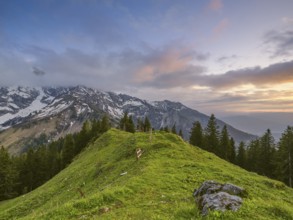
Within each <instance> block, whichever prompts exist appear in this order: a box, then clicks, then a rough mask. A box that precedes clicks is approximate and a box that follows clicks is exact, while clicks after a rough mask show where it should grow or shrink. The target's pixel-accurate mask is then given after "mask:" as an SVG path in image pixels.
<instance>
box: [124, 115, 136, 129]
mask: <svg viewBox="0 0 293 220" xmlns="http://www.w3.org/2000/svg"><path fill="white" fill-rule="evenodd" d="M126 131H128V132H131V133H134V132H135V127H134V123H133V120H132V116H131V115H130V116H129V117H128V120H127V123H126Z"/></svg>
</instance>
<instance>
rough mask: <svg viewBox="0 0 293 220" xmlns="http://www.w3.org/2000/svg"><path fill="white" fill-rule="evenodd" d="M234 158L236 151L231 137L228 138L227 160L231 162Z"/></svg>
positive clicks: (233, 161)
mask: <svg viewBox="0 0 293 220" xmlns="http://www.w3.org/2000/svg"><path fill="white" fill-rule="evenodd" d="M235 160H236V151H235V141H234V139H233V138H232V137H231V138H230V149H229V154H228V161H230V162H231V163H235Z"/></svg>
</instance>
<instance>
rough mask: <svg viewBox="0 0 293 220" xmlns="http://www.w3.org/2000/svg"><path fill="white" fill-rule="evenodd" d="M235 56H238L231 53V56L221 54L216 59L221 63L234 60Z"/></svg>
mask: <svg viewBox="0 0 293 220" xmlns="http://www.w3.org/2000/svg"><path fill="white" fill-rule="evenodd" d="M236 58H238V56H237V55H235V54H233V55H231V56H221V57H219V58H218V59H217V62H219V63H222V62H226V61H231V60H234V59H236Z"/></svg>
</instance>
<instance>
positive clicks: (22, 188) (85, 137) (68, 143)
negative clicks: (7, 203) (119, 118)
mask: <svg viewBox="0 0 293 220" xmlns="http://www.w3.org/2000/svg"><path fill="white" fill-rule="evenodd" d="M109 126H110V124H109V120H108V118H107V116H104V117H103V119H102V120H101V121H93V122H88V121H86V122H85V123H84V124H83V126H82V129H81V131H80V132H79V133H76V134H68V135H66V136H65V137H64V138H60V139H59V140H57V141H54V142H52V143H50V144H48V145H47V146H39V147H38V148H36V149H34V148H29V149H28V151H27V152H26V153H25V154H22V155H21V156H19V157H14V158H12V157H10V156H9V154H8V152H7V150H5V149H4V148H3V147H2V148H1V149H0V200H4V199H9V198H12V197H15V196H17V195H20V194H23V193H27V192H30V191H32V190H33V189H35V188H37V187H38V186H40V185H42V184H44V183H45V182H46V181H48V180H49V179H51V178H52V177H53V176H55V175H56V174H57V173H59V172H60V171H61V170H62V169H63V168H65V167H66V165H68V164H69V163H71V161H72V160H73V158H74V157H75V156H76V155H77V154H78V153H80V152H81V151H82V150H83V149H84V148H85V147H86V146H87V145H88V143H89V142H90V140H91V139H92V138H97V137H99V136H100V135H101V134H102V133H104V132H105V131H107V130H108V129H109V128H110V127H109Z"/></svg>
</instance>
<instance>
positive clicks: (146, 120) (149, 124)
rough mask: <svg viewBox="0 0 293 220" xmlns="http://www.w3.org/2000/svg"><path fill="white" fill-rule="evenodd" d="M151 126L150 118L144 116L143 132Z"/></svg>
mask: <svg viewBox="0 0 293 220" xmlns="http://www.w3.org/2000/svg"><path fill="white" fill-rule="evenodd" d="M151 128H152V125H151V123H150V120H149V119H148V117H147V116H146V117H145V119H144V129H143V130H144V132H148V131H150V129H151Z"/></svg>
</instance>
